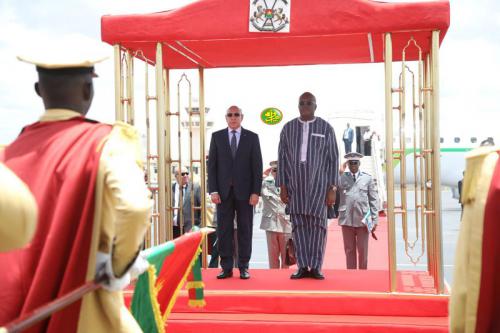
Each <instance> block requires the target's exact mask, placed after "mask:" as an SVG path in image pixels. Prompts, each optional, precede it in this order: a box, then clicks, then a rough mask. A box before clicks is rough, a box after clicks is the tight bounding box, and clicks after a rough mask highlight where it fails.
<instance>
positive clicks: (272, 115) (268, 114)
mask: <svg viewBox="0 0 500 333" xmlns="http://www.w3.org/2000/svg"><path fill="white" fill-rule="evenodd" d="M260 119H261V120H262V121H263V122H264V124H266V125H276V124H278V123H279V122H280V121H281V120H283V112H281V111H280V110H279V109H278V108H266V109H264V110H263V111H262V112H261V113H260Z"/></svg>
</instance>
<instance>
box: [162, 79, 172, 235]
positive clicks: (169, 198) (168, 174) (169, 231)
mask: <svg viewBox="0 0 500 333" xmlns="http://www.w3.org/2000/svg"><path fill="white" fill-rule="evenodd" d="M163 81H164V87H163V89H164V92H165V109H164V115H170V71H169V70H167V69H164V70H163ZM163 123H164V124H165V127H166V128H167V133H166V134H165V140H166V141H165V156H166V163H167V167H166V170H165V172H166V174H165V178H166V179H167V181H166V189H165V190H166V192H167V195H166V198H165V200H166V201H167V202H166V204H167V205H168V206H167V207H169V208H168V209H167V210H166V214H167V218H166V234H164V236H163V237H165V235H166V240H172V239H173V238H174V231H173V225H174V223H173V215H172V150H171V147H170V146H171V144H172V140H171V137H170V132H171V127H170V116H166V117H165V118H164V120H163Z"/></svg>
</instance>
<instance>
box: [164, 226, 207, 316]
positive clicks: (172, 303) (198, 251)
mask: <svg viewBox="0 0 500 333" xmlns="http://www.w3.org/2000/svg"><path fill="white" fill-rule="evenodd" d="M202 234H204V233H203V232H202ZM202 240H203V235H202V237H200V242H199V243H198V245H197V246H196V247H197V250H196V251H195V254H194V256H193V258H192V259H191V261H190V263H189V265H188V269H186V272H185V273H184V276H183V277H182V279H181V281H180V282H179V284H178V285H177V288H175V291H174V294H173V295H172V298H171V299H170V301H169V303H168V307H167V310H165V313H164V314H163V320H164V321H167V318H168V315H169V314H170V312H171V311H172V308H173V307H174V304H175V301H176V300H177V295H178V294H179V291H180V290H181V289H182V286H184V284H185V283H186V280H187V276H188V275H189V272H190V271H191V267H193V264H194V261H195V260H197V259H198V255H199V254H200V253H201V248H200V244H201V242H202Z"/></svg>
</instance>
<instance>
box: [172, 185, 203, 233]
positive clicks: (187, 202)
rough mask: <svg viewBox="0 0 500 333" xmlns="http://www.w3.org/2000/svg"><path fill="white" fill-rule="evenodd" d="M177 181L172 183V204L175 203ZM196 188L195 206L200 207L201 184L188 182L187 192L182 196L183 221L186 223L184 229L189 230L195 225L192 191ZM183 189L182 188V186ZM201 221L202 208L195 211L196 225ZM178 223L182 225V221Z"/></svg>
mask: <svg viewBox="0 0 500 333" xmlns="http://www.w3.org/2000/svg"><path fill="white" fill-rule="evenodd" d="M176 184H177V183H174V184H173V185H172V206H174V205H175V195H174V193H175V185H176ZM193 188H194V205H195V207H200V206H201V190H200V186H199V185H198V184H194V185H193V184H191V183H188V184H187V187H186V192H185V193H184V196H183V198H182V201H183V203H182V221H183V223H184V230H185V231H186V232H187V231H189V230H191V228H192V227H193V218H192V217H191V192H192V191H193ZM180 190H182V188H180ZM177 218H180V215H179V214H178V215H177ZM200 223H201V212H200V210H197V209H195V211H194V224H195V225H198V226H199V225H200ZM177 225H180V222H178V223H177Z"/></svg>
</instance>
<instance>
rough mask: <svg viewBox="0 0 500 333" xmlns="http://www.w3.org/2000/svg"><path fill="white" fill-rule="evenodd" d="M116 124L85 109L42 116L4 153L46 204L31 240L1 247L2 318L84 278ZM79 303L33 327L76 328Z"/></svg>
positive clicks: (50, 297) (42, 301) (60, 292)
mask: <svg viewBox="0 0 500 333" xmlns="http://www.w3.org/2000/svg"><path fill="white" fill-rule="evenodd" d="M110 130H111V126H109V125H104V124H98V123H94V122H90V121H87V120H85V119H84V118H82V117H80V118H73V119H70V120H66V121H56V122H42V123H35V124H33V125H30V126H28V127H26V128H25V129H24V130H23V132H22V133H21V134H20V136H19V137H18V138H17V139H16V140H15V141H14V142H13V143H12V144H11V145H10V146H8V147H7V148H6V150H5V152H4V154H2V156H0V160H2V161H3V162H4V163H5V164H6V165H7V166H8V167H9V168H10V169H12V170H13V171H14V172H15V173H16V174H17V175H18V176H19V177H20V178H21V179H22V180H23V181H24V182H25V183H26V184H27V185H28V187H29V188H30V190H31V191H32V193H33V195H34V196H35V199H36V202H37V204H38V208H39V213H38V214H39V216H38V224H37V229H36V233H35V236H34V239H33V240H32V242H31V243H30V244H29V245H28V246H26V247H25V248H23V249H20V250H17V251H13V252H9V253H3V254H0V270H1V272H2V274H0V300H1V302H0V326H1V325H2V324H5V323H6V322H9V321H11V320H13V319H15V318H16V317H18V316H20V315H22V314H25V313H27V312H30V311H31V310H33V309H34V308H36V307H38V306H40V305H43V304H45V303H47V302H49V301H51V300H53V299H55V298H57V297H58V296H61V295H63V294H65V293H67V292H69V291H71V290H73V289H75V288H76V287H78V286H80V285H81V284H83V283H84V282H85V276H86V274H87V268H88V267H87V263H88V259H89V250H90V242H91V238H92V228H93V220H94V188H95V181H96V175H97V171H98V166H99V158H100V151H99V143H100V142H101V141H102V140H103V138H104V137H105V136H106V135H108V134H109V132H110ZM12 223H15V221H13V222H12ZM79 311H80V302H76V303H74V304H73V305H71V306H69V307H67V308H65V309H64V310H62V311H60V312H58V313H56V314H54V315H53V316H52V317H51V318H50V319H48V320H46V321H45V322H43V323H41V324H38V325H36V326H34V327H33V328H31V329H30V330H28V332H45V331H47V332H75V331H76V328H77V322H78V315H79Z"/></svg>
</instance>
